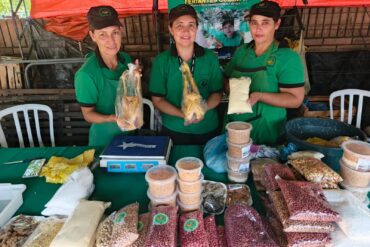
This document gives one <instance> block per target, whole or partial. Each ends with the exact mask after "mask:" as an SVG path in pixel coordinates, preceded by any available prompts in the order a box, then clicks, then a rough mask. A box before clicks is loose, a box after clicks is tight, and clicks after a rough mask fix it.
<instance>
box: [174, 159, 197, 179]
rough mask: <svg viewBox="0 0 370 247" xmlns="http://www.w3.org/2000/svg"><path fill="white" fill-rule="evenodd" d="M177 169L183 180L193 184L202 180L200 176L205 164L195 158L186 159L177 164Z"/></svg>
mask: <svg viewBox="0 0 370 247" xmlns="http://www.w3.org/2000/svg"><path fill="white" fill-rule="evenodd" d="M175 166H176V169H177V171H178V172H179V177H180V179H181V180H183V181H186V182H193V181H197V180H199V179H200V174H201V171H202V168H203V162H202V161H201V160H200V159H198V158H195V157H185V158H182V159H179V160H178V161H177V162H176V164H175Z"/></svg>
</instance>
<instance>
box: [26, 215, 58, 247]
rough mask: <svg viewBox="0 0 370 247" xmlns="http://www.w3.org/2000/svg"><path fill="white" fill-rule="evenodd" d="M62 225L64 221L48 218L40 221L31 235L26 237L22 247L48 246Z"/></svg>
mask: <svg viewBox="0 0 370 247" xmlns="http://www.w3.org/2000/svg"><path fill="white" fill-rule="evenodd" d="M63 225H64V219H57V218H48V219H46V220H44V221H42V222H41V223H40V224H39V225H38V226H37V227H36V229H35V230H34V231H33V233H32V234H31V235H30V236H29V237H28V239H27V241H26V243H24V245H23V246H24V247H43V246H50V244H51V242H52V241H53V239H54V238H55V237H56V235H57V234H58V232H59V231H60V229H61V228H62V227H63Z"/></svg>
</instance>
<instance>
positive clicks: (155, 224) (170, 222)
mask: <svg viewBox="0 0 370 247" xmlns="http://www.w3.org/2000/svg"><path fill="white" fill-rule="evenodd" d="M177 210H178V207H177V206H176V207H173V206H158V207H155V208H153V209H152V211H151V212H150V219H149V229H148V234H147V237H146V240H145V246H146V247H158V246H161V247H176V246H177V242H176V237H177Z"/></svg>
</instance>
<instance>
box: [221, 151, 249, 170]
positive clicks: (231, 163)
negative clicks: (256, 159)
mask: <svg viewBox="0 0 370 247" xmlns="http://www.w3.org/2000/svg"><path fill="white" fill-rule="evenodd" d="M226 157H227V167H228V168H229V169H230V170H233V171H235V172H245V171H249V170H250V164H249V161H250V157H246V158H244V159H238V158H233V157H230V156H229V154H226Z"/></svg>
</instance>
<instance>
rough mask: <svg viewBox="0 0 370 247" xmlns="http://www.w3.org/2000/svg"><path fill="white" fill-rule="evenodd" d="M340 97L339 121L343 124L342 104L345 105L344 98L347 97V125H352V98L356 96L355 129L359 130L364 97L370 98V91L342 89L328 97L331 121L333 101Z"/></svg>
mask: <svg viewBox="0 0 370 247" xmlns="http://www.w3.org/2000/svg"><path fill="white" fill-rule="evenodd" d="M339 96H340V121H341V122H344V111H345V109H344V103H345V96H349V102H348V118H347V123H348V124H352V115H353V114H352V108H353V99H354V97H355V96H356V97H357V96H358V104H357V114H356V128H360V126H361V117H362V105H363V101H364V97H369V98H370V91H367V90H361V89H343V90H338V91H335V92H332V93H331V94H330V97H329V104H330V118H331V119H333V100H334V98H336V97H339Z"/></svg>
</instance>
